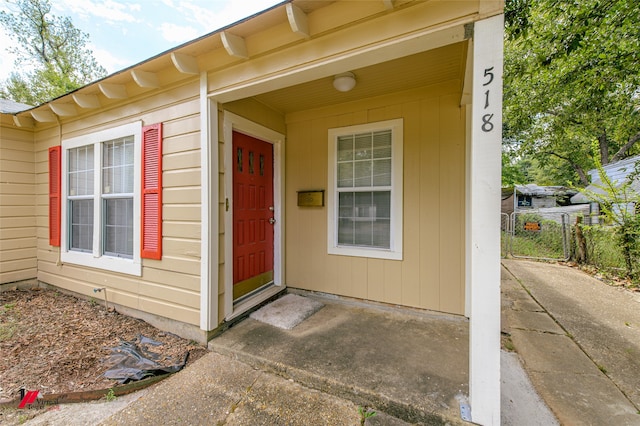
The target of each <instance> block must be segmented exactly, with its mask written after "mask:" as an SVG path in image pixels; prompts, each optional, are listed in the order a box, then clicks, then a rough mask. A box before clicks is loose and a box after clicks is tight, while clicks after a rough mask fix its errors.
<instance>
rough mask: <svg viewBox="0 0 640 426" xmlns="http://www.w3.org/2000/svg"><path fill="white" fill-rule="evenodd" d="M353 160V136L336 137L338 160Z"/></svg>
mask: <svg viewBox="0 0 640 426" xmlns="http://www.w3.org/2000/svg"><path fill="white" fill-rule="evenodd" d="M351 160H353V136H352V135H349V136H340V137H339V138H338V161H351Z"/></svg>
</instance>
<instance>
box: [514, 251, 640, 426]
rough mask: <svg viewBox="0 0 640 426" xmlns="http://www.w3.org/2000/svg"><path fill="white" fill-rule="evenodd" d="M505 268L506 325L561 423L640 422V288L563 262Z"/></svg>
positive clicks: (518, 263) (517, 262)
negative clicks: (601, 278)
mask: <svg viewBox="0 0 640 426" xmlns="http://www.w3.org/2000/svg"><path fill="white" fill-rule="evenodd" d="M503 267H504V268H503V275H502V293H503V321H502V322H503V331H504V332H506V333H509V334H510V336H511V340H512V342H513V345H514V346H515V349H516V351H517V353H518V354H519V356H520V357H521V359H522V360H523V362H524V366H525V369H526V371H527V372H528V374H529V376H530V378H531V380H532V382H533V384H534V386H535V388H536V389H537V391H538V392H539V393H540V395H541V396H542V398H543V399H544V400H545V401H546V403H547V404H548V405H549V407H550V408H551V410H552V411H553V412H554V414H555V415H556V416H557V417H558V419H559V420H560V422H561V423H562V424H567V425H574V424H584V425H601V424H602V425H604V424H615V425H639V424H640V414H639V413H638V406H639V405H638V404H639V403H640V397H639V396H640V395H639V394H640V309H639V308H640V295H638V294H632V293H630V292H628V291H625V290H623V289H619V288H614V287H609V286H606V285H605V284H603V283H601V282H599V281H598V280H596V279H594V278H592V277H591V276H589V275H587V274H585V273H583V272H581V271H579V270H576V269H572V268H569V267H566V266H560V265H553V264H546V263H539V262H529V261H523V260H503Z"/></svg>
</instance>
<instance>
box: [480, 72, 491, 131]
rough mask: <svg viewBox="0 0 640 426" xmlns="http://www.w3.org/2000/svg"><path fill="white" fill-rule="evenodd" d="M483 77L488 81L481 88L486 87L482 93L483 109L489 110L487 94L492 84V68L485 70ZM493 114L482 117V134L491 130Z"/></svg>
mask: <svg viewBox="0 0 640 426" xmlns="http://www.w3.org/2000/svg"><path fill="white" fill-rule="evenodd" d="M484 77H485V78H487V79H488V80H487V81H486V82H485V83H483V84H482V86H483V87H487V90H486V92H484V109H485V110H486V109H487V108H489V93H490V92H491V83H493V77H494V75H493V67H491V68H485V70H484ZM491 120H493V114H484V115H483V116H482V126H481V129H482V131H483V132H490V131H492V130H493V123H492V122H491Z"/></svg>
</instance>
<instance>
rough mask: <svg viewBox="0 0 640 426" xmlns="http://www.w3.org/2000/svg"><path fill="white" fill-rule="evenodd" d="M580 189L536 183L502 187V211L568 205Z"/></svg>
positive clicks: (510, 211) (509, 212) (509, 211)
mask: <svg viewBox="0 0 640 426" xmlns="http://www.w3.org/2000/svg"><path fill="white" fill-rule="evenodd" d="M577 192H578V191H576V190H574V189H571V188H567V187H564V186H540V185H536V184H534V183H529V184H526V185H515V186H513V187H510V188H502V207H501V211H502V213H507V214H511V213H512V212H513V211H514V210H515V211H522V210H537V209H549V208H555V207H560V206H565V207H566V206H567V205H568V204H569V203H570V198H571V197H572V196H573V195H575V194H576V193H577Z"/></svg>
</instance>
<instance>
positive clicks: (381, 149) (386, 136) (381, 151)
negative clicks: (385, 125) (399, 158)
mask: <svg viewBox="0 0 640 426" xmlns="http://www.w3.org/2000/svg"><path fill="white" fill-rule="evenodd" d="M373 158H391V130H385V131H383V132H375V133H374V134H373Z"/></svg>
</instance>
